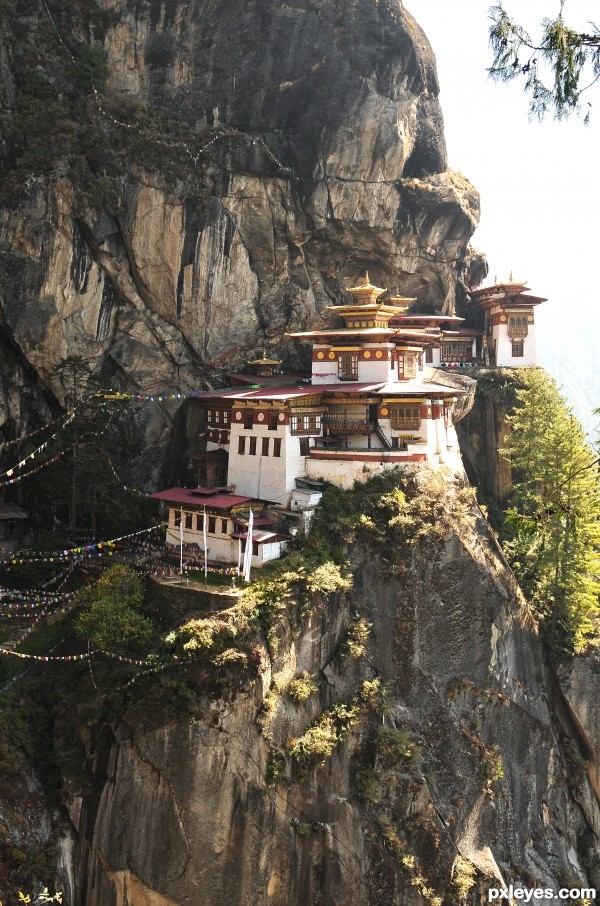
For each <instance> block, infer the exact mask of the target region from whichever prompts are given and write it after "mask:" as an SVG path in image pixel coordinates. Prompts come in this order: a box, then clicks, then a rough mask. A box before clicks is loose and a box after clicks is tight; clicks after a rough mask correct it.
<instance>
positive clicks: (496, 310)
mask: <svg viewBox="0 0 600 906" xmlns="http://www.w3.org/2000/svg"><path fill="white" fill-rule="evenodd" d="M471 298H472V299H473V300H474V301H475V302H476V303H477V306H478V308H479V309H480V310H481V312H482V313H483V318H484V337H485V343H486V346H487V350H488V355H489V364H490V365H495V366H496V367H497V368H506V367H517V368H524V367H529V366H534V365H537V347H536V343H535V319H534V314H533V310H534V308H535V306H536V305H540V303H542V302H546V301H547V300H546V299H543V298H542V297H541V296H530V295H529V287H528V286H526V285H525V283H514V282H513V281H512V280H511V281H509V282H507V283H495V284H494V285H493V286H487V287H485V288H483V289H476V290H473V291H472V292H471Z"/></svg>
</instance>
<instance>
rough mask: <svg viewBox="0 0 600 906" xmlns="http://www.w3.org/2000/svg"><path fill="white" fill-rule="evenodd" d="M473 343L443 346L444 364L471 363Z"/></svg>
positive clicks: (455, 343) (445, 344) (454, 343)
mask: <svg viewBox="0 0 600 906" xmlns="http://www.w3.org/2000/svg"><path fill="white" fill-rule="evenodd" d="M472 348H473V344H472V342H469V343H465V342H452V343H444V344H443V345H442V362H470V361H471V360H472V358H473V356H472Z"/></svg>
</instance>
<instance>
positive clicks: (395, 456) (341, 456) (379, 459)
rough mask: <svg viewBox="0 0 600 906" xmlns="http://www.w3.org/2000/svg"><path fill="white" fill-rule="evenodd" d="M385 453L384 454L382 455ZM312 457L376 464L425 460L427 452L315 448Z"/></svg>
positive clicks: (311, 452)
mask: <svg viewBox="0 0 600 906" xmlns="http://www.w3.org/2000/svg"><path fill="white" fill-rule="evenodd" d="M382 454H383V455H382ZM310 458H311V459H331V460H334V461H335V460H343V461H344V462H372V463H374V464H375V465H381V464H385V463H386V462H425V461H426V460H427V454H426V453H388V452H384V451H382V450H373V452H372V454H371V456H369V455H367V454H366V452H365V453H350V452H348V453H344V452H342V451H341V450H314V449H312V450H311V451H310Z"/></svg>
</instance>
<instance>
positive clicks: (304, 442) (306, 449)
mask: <svg viewBox="0 0 600 906" xmlns="http://www.w3.org/2000/svg"><path fill="white" fill-rule="evenodd" d="M309 455H310V441H309V439H308V437H301V438H300V456H309Z"/></svg>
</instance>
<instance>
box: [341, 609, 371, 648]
mask: <svg viewBox="0 0 600 906" xmlns="http://www.w3.org/2000/svg"><path fill="white" fill-rule="evenodd" d="M371 628H372V627H371V624H370V623H367V621H366V620H365V619H363V617H361V618H360V619H359V620H355V621H354V622H353V623H350V626H349V627H348V632H347V633H346V638H345V639H344V641H343V642H342V645H341V655H342V657H350V658H357V657H362V656H363V655H364V654H366V653H367V643H368V641H369V636H370V634H371Z"/></svg>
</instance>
